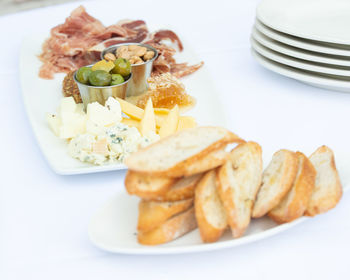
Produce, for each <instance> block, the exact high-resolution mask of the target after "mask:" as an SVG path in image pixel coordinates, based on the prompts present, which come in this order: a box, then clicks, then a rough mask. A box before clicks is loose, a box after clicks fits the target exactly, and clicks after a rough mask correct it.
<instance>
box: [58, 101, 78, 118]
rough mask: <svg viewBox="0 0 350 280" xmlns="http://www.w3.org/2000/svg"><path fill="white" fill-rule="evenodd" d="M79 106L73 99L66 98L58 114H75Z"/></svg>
mask: <svg viewBox="0 0 350 280" xmlns="http://www.w3.org/2000/svg"><path fill="white" fill-rule="evenodd" d="M76 107H77V104H76V103H75V101H74V98H73V97H64V98H62V100H61V104H60V106H59V108H58V114H59V115H62V113H63V112H71V113H74V112H75V111H76Z"/></svg>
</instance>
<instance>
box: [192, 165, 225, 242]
mask: <svg viewBox="0 0 350 280" xmlns="http://www.w3.org/2000/svg"><path fill="white" fill-rule="evenodd" d="M194 205H195V211H196V219H197V223H198V228H199V233H200V235H201V238H202V240H203V242H215V241H217V240H218V239H219V238H220V236H221V235H222V233H223V232H224V230H225V229H226V228H227V217H226V212H225V209H224V206H223V204H222V202H221V199H220V197H219V193H218V190H217V182H216V172H215V170H211V171H208V172H207V173H206V174H205V175H204V176H203V178H202V179H201V180H200V181H199V183H198V185H197V187H196V190H195V204H194Z"/></svg>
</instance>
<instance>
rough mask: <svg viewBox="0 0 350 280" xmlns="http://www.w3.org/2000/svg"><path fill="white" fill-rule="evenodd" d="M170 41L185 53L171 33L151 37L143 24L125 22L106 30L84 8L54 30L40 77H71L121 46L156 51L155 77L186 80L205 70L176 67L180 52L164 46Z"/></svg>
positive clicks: (184, 66)
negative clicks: (141, 45) (144, 45)
mask: <svg viewBox="0 0 350 280" xmlns="http://www.w3.org/2000/svg"><path fill="white" fill-rule="evenodd" d="M166 40H167V41H170V42H172V43H173V44H174V45H176V46H177V48H178V49H179V51H182V50H183V45H182V43H181V40H180V39H179V37H178V36H177V35H176V34H175V33H174V32H173V31H171V30H159V31H156V32H153V33H150V32H149V31H148V28H147V25H146V23H145V22H144V21H143V20H123V21H119V22H118V23H117V24H114V25H111V26H108V27H105V26H104V25H103V24H102V23H101V22H100V21H99V20H97V19H95V18H94V17H92V16H90V15H89V14H88V13H87V12H86V11H85V8H84V7H83V6H80V7H78V8H77V9H75V10H74V11H73V12H72V13H71V15H70V16H69V17H68V18H67V19H66V21H65V22H64V23H63V24H60V25H58V26H56V27H54V28H52V30H51V36H50V38H48V39H47V40H46V41H45V42H44V44H43V51H42V54H41V55H40V56H39V58H40V60H41V61H42V62H43V65H42V67H41V69H40V72H39V76H40V77H41V78H45V79H52V78H53V75H54V74H55V73H59V72H65V73H68V72H70V71H73V70H76V69H77V68H79V67H81V66H84V65H88V64H91V63H94V62H96V61H97V60H99V58H100V54H101V52H102V51H103V50H104V49H105V48H106V47H109V46H111V45H115V44H120V43H147V44H149V45H152V46H153V47H155V48H156V49H157V50H158V52H159V56H158V58H157V59H156V60H155V61H154V68H153V72H152V75H155V74H161V73H167V72H170V73H172V74H174V75H175V76H176V77H183V76H186V75H188V74H191V73H193V72H194V71H196V70H197V69H198V68H200V67H201V66H202V64H203V63H199V64H197V65H192V66H188V65H187V63H180V64H179V63H176V61H175V59H174V57H173V56H174V54H175V53H176V50H175V49H174V48H172V47H170V46H168V45H166V44H164V43H163V41H166Z"/></svg>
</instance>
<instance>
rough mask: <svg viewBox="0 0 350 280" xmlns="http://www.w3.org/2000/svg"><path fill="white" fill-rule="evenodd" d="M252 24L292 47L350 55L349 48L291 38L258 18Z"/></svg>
mask: <svg viewBox="0 0 350 280" xmlns="http://www.w3.org/2000/svg"><path fill="white" fill-rule="evenodd" d="M254 25H255V27H256V28H257V29H258V30H259V31H260V32H261V33H263V34H264V35H265V36H267V37H269V38H272V39H273V40H275V41H278V42H281V43H283V44H286V45H290V46H293V47H297V48H300V49H304V50H308V51H314V52H318V53H325V54H331V55H338V56H350V50H344V49H339V48H335V47H331V46H321V45H316V44H314V43H312V42H308V40H307V39H303V38H292V37H290V36H292V35H288V34H284V33H282V32H279V31H277V30H274V29H272V28H271V27H269V26H267V25H266V24H265V23H264V22H262V21H261V20H260V19H259V18H256V19H255V24H254ZM279 33H281V34H279Z"/></svg>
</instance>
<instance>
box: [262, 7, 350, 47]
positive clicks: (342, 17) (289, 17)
mask: <svg viewBox="0 0 350 280" xmlns="http://www.w3.org/2000/svg"><path fill="white" fill-rule="evenodd" d="M349 15H350V1H349V0H307V1H306V0H293V1H290V0H263V1H261V3H260V4H259V6H258V8H257V17H258V18H259V19H260V20H261V21H262V22H263V23H264V24H266V25H267V26H270V27H271V28H273V29H276V30H278V31H281V32H284V33H287V34H290V35H294V36H298V37H301V38H306V39H312V40H317V41H323V42H329V43H336V44H348V45H349V44H350V33H349V26H350V17H349Z"/></svg>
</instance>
